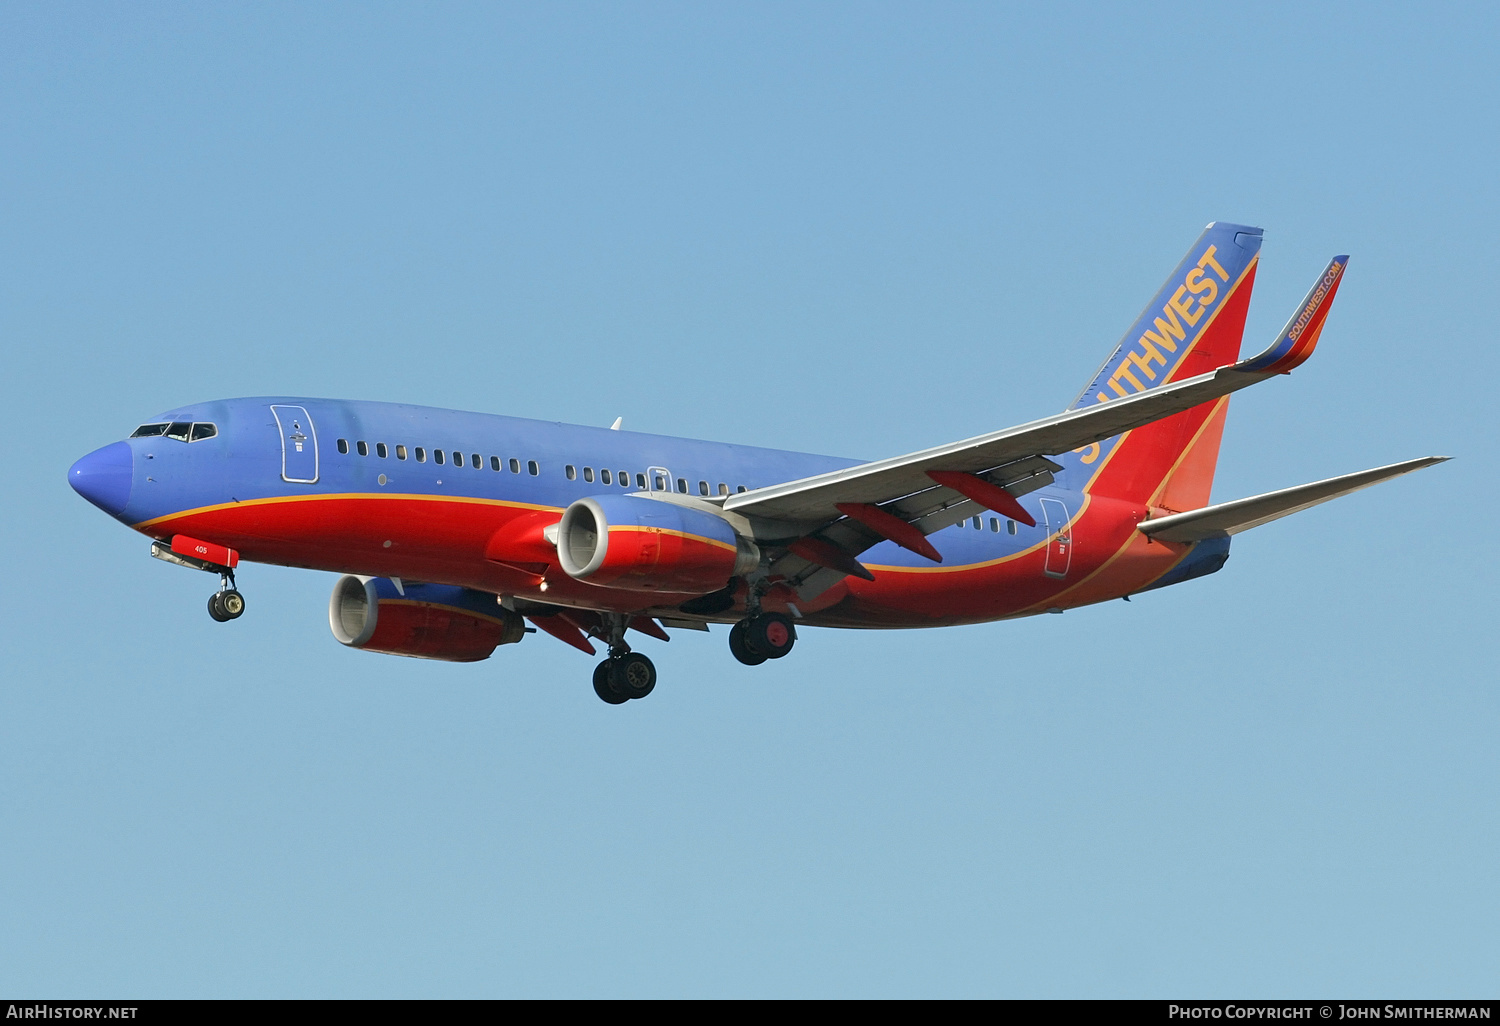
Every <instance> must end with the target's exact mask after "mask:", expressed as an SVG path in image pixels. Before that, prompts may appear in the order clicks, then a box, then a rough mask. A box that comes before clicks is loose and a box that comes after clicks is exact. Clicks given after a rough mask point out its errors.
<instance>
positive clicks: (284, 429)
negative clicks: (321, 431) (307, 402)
mask: <svg viewBox="0 0 1500 1026" xmlns="http://www.w3.org/2000/svg"><path fill="white" fill-rule="evenodd" d="M271 412H272V413H273V414H275V416H276V426H277V427H279V428H280V429H281V479H282V480H283V481H290V482H291V483H292V484H317V483H318V435H317V432H316V431H314V430H313V422H312V418H311V417H309V416H308V415H307V410H305V409H304V408H302V407H301V406H272V407H271Z"/></svg>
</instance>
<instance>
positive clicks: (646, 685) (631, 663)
mask: <svg viewBox="0 0 1500 1026" xmlns="http://www.w3.org/2000/svg"><path fill="white" fill-rule="evenodd" d="M610 662H612V663H614V666H612V667H611V668H610V682H611V683H612V684H613V685H614V687H615V691H616V692H617V693H618V694H621V695H624V696H625V697H626V698H645V697H646V696H647V695H649V694H651V691H652V689H654V688H655V687H656V665H655V664H654V663H652V662H651V660H650V659H647V658H646V657H645V656H643V655H641V654H640V653H639V652H627V653H625V654H624V655H622V656H621V657H620V658H618V659H611V660H610Z"/></svg>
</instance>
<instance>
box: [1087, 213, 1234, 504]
mask: <svg viewBox="0 0 1500 1026" xmlns="http://www.w3.org/2000/svg"><path fill="white" fill-rule="evenodd" d="M1260 245H1261V230H1260V229H1259V228H1250V227H1247V226H1245V225H1239V224H1229V223H1226V222H1222V221H1216V222H1214V223H1213V224H1210V225H1209V226H1208V227H1207V228H1205V229H1204V231H1203V234H1202V235H1201V236H1199V238H1198V241H1197V242H1195V243H1193V246H1192V248H1191V249H1189V250H1188V253H1187V255H1186V256H1185V257H1183V259H1182V262H1181V263H1179V264H1178V265H1177V268H1176V270H1174V271H1173V272H1172V274H1171V275H1170V276H1169V277H1168V278H1167V280H1166V283H1165V284H1164V285H1162V287H1161V289H1160V291H1158V292H1157V294H1156V297H1155V298H1154V299H1152V301H1151V302H1150V303H1149V304H1148V305H1147V307H1146V309H1145V311H1144V312H1142V314H1141V315H1140V317H1139V318H1137V319H1136V322H1135V324H1133V325H1132V326H1131V328H1130V330H1129V331H1127V332H1126V333H1125V337H1124V338H1123V339H1121V341H1120V344H1119V345H1118V346H1117V347H1116V348H1115V350H1114V352H1113V353H1112V354H1111V355H1110V357H1109V359H1107V360H1106V361H1104V365H1103V366H1102V367H1100V368H1099V371H1098V373H1097V374H1095V375H1094V377H1093V379H1092V380H1091V381H1090V382H1089V384H1088V386H1087V387H1086V388H1084V390H1083V392H1082V393H1080V394H1079V396H1078V398H1077V400H1076V401H1075V402H1074V403H1073V405H1072V407H1071V408H1072V409H1082V408H1084V407H1087V406H1090V405H1093V404H1095V403H1103V402H1109V401H1110V400H1111V399H1117V398H1120V397H1123V396H1130V395H1135V394H1136V393H1138V392H1145V391H1149V390H1150V389H1153V388H1157V387H1159V386H1161V385H1164V384H1166V383H1167V382H1170V381H1180V380H1182V379H1184V378H1190V377H1193V376H1194V375H1197V374H1205V373H1208V372H1210V371H1213V370H1216V369H1217V368H1219V367H1224V366H1227V365H1229V364H1232V363H1234V362H1235V361H1236V360H1238V359H1239V353H1240V339H1241V337H1242V336H1243V334H1244V330H1245V314H1246V313H1247V311H1248V309H1249V305H1250V293H1251V290H1252V289H1253V288H1254V285H1255V270H1256V265H1257V260H1258V255H1259V253H1260ZM1228 408H1229V399H1228V397H1227V396H1226V397H1224V398H1221V399H1218V400H1216V401H1214V402H1210V403H1204V404H1203V405H1202V406H1198V407H1194V408H1193V409H1191V410H1186V411H1184V412H1182V413H1179V414H1176V415H1175V416H1172V417H1168V418H1167V419H1165V420H1161V421H1157V422H1156V423H1153V424H1148V425H1146V426H1145V427H1141V428H1136V429H1135V430H1134V431H1128V432H1126V433H1124V434H1122V435H1119V436H1116V437H1115V438H1110V439H1106V440H1104V441H1103V442H1098V443H1095V444H1093V445H1089V446H1085V447H1084V448H1083V449H1080V450H1078V451H1076V452H1072V453H1068V454H1066V455H1064V456H1063V457H1062V458H1061V459H1060V460H1059V462H1061V463H1062V464H1063V467H1064V474H1065V475H1066V478H1065V479H1066V480H1067V482H1068V484H1069V485H1070V486H1071V487H1075V488H1078V489H1080V490H1088V491H1091V492H1096V493H1098V494H1105V495H1111V496H1114V497H1117V498H1122V499H1129V500H1131V501H1135V502H1142V503H1148V504H1151V505H1158V506H1165V507H1166V508H1168V509H1192V508H1195V507H1196V506H1201V505H1204V504H1206V503H1207V502H1208V494H1209V489H1210V487H1211V486H1212V483H1213V473H1214V467H1215V465H1216V464H1217V462H1218V455H1219V439H1220V438H1221V436H1222V434H1223V430H1224V418H1225V415H1226V414H1227V412H1228ZM1175 503H1184V504H1186V505H1174V504H1175Z"/></svg>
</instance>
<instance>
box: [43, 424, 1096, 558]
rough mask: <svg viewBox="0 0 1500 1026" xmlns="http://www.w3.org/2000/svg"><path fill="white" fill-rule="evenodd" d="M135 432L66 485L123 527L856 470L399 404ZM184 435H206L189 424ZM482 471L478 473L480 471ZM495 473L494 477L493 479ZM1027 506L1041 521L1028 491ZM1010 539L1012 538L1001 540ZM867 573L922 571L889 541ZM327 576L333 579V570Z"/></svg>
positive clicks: (1017, 542) (950, 539) (983, 528)
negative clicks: (317, 505)
mask: <svg viewBox="0 0 1500 1026" xmlns="http://www.w3.org/2000/svg"><path fill="white" fill-rule="evenodd" d="M146 423H147V424H148V425H152V424H154V425H166V427H163V428H151V429H150V430H153V431H158V432H159V433H155V434H147V435H144V436H140V437H131V438H128V439H126V440H125V441H123V442H117V443H114V444H112V445H109V446H106V447H104V448H102V449H100V450H97V451H96V452H93V453H90V454H89V455H88V456H85V457H83V458H82V459H80V460H79V461H78V462H77V463H76V464H74V466H73V468H72V469H71V470H70V472H69V480H70V482H71V483H72V484H73V487H74V488H75V489H77V490H78V491H79V493H80V494H82V495H83V496H84V497H85V498H87V499H89V501H91V502H93V503H94V504H95V505H97V506H99V507H100V508H102V509H104V510H105V511H106V512H108V513H110V514H111V515H112V516H114V517H116V518H117V519H119V520H120V521H122V522H124V523H126V524H128V525H131V526H135V527H138V528H139V529H142V530H145V531H146V532H147V533H150V524H151V522H152V521H155V520H158V519H160V518H164V517H168V516H172V515H175V514H181V513H184V512H186V511H190V510H195V509H202V508H204V507H209V506H216V505H220V504H223V503H230V502H243V501H246V500H251V499H266V498H277V497H283V496H304V495H338V494H346V493H358V494H366V495H371V494H389V495H398V494H404V495H432V496H453V497H463V498H475V499H488V500H495V501H501V502H508V503H523V504H527V505H535V506H543V507H551V508H557V509H561V508H563V507H566V506H568V505H569V504H570V503H572V502H574V501H576V500H577V499H580V498H583V497H585V496H589V495H600V494H606V493H617V494H626V493H630V492H640V491H653V490H667V491H673V492H685V493H686V494H688V495H694V496H697V495H703V494H707V495H719V494H723V493H725V492H726V491H727V492H729V493H733V492H737V491H740V490H752V489H755V488H759V487H764V486H767V485H772V484H778V483H781V482H785V481H792V480H797V479H799V478H804V477H809V476H812V475H815V474H821V473H825V472H828V471H832V470H838V469H842V468H845V467H850V466H855V465H858V464H859V463H861V462H863V461H861V460H851V459H843V458H839V457H834V456H819V455H813V454H809V453H800V452H787V451H783V450H777V449H765V448H759V447H756V446H745V445H730V444H727V443H722V442H707V441H700V440H696V439H687V438H676V437H672V436H668V435H651V434H642V433H639V432H634V431H615V430H610V429H608V428H596V427H585V426H580V425H573V424H562V423H558V422H552V421H539V420H528V419H523V418H519V417H505V416H498V415H494V414H482V413H466V412H461V411H456V410H445V409H437V408H433V407H426V406H410V405H405V404H397V403H379V402H363V401H347V400H331V399H304V398H294V397H258V398H245V399H225V400H218V401H214V402H206V403H198V404H194V405H191V406H183V407H179V408H177V409H174V410H170V411H168V412H166V413H163V414H162V415H161V416H160V417H157V418H155V419H154V420H153V421H148V422H146ZM193 425H211V426H212V427H211V428H210V427H207V426H201V427H198V428H196V429H195V428H194V427H193ZM476 463H477V466H476ZM497 468H498V469H497ZM1054 495H1055V496H1059V497H1062V498H1063V499H1064V501H1066V503H1067V505H1068V506H1069V507H1070V508H1071V509H1072V510H1073V511H1076V510H1077V509H1078V506H1077V502H1078V500H1079V498H1080V497H1079V496H1076V495H1072V494H1069V493H1065V492H1062V491H1061V490H1060V489H1057V488H1056V487H1053V488H1049V489H1044V490H1042V491H1040V492H1037V493H1035V494H1033V495H1029V496H1025V497H1023V499H1022V502H1023V505H1025V506H1026V507H1027V508H1028V510H1029V511H1031V512H1032V513H1033V515H1034V516H1036V518H1037V520H1038V523H1039V524H1041V523H1042V521H1043V520H1044V514H1043V513H1042V511H1041V509H1040V504H1039V501H1038V499H1039V497H1045V496H1054ZM1042 530H1044V528H1043V527H1036V528H1029V527H1027V526H1026V525H1025V524H1007V523H1006V522H1005V521H1003V520H1000V519H998V518H996V517H993V516H988V515H987V516H985V517H983V518H980V527H979V528H978V529H975V528H974V526H973V522H972V521H965V522H964V524H962V525H959V526H958V527H956V528H951V529H948V530H943V531H940V532H938V533H937V534H936V535H933V536H932V541H933V543H934V544H935V545H937V546H938V548H939V549H940V550H941V551H942V552H943V553H944V555H945V557H947V558H946V559H945V562H947V563H948V565H953V564H955V563H959V564H962V563H972V562H980V561H984V560H990V559H995V558H997V557H999V556H1002V555H1005V554H1007V553H1009V552H1013V551H1017V550H1019V549H1021V548H1024V547H1026V546H1027V545H1031V544H1034V543H1035V542H1036V541H1037V540H1038V538H1040V537H1041V534H1040V533H1039V532H1041V531H1042ZM1012 531H1014V532H1015V533H1014V534H1012V533H1011V532H1012ZM862 558H863V559H864V560H865V561H867V562H869V563H871V564H873V565H886V566H926V565H930V564H929V563H927V561H926V560H924V559H922V558H921V557H918V556H914V555H913V554H911V553H909V552H907V551H906V550H904V549H901V548H898V547H897V546H895V545H893V544H891V543H882V544H880V545H878V546H876V547H875V548H873V549H871V550H870V551H869V552H868V553H866V554H865V556H863V557H862ZM328 569H340V568H338V567H329V568H328Z"/></svg>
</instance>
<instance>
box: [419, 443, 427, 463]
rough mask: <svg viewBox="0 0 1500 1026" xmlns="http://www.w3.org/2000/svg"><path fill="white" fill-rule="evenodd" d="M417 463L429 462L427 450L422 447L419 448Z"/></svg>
mask: <svg viewBox="0 0 1500 1026" xmlns="http://www.w3.org/2000/svg"><path fill="white" fill-rule="evenodd" d="M417 462H418V463H426V462H427V450H426V449H424V448H422V447H421V446H420V445H419V446H417Z"/></svg>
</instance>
